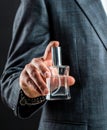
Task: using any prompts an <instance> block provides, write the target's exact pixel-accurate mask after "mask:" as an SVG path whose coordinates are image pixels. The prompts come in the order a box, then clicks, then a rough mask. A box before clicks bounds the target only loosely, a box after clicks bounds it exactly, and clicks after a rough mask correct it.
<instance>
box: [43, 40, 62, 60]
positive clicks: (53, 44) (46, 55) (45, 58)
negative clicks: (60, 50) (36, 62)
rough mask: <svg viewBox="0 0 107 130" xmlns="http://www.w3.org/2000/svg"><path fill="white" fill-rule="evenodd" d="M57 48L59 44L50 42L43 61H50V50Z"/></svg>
mask: <svg viewBox="0 0 107 130" xmlns="http://www.w3.org/2000/svg"><path fill="white" fill-rule="evenodd" d="M57 46H59V42H58V41H51V42H50V43H49V45H48V46H47V48H46V50H45V53H44V56H43V59H44V60H47V59H51V58H52V54H51V48H52V47H57Z"/></svg>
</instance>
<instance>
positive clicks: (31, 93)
mask: <svg viewBox="0 0 107 130" xmlns="http://www.w3.org/2000/svg"><path fill="white" fill-rule="evenodd" d="M19 84H20V86H21V89H22V90H23V92H24V93H25V95H26V96H28V97H30V98H35V97H38V96H41V92H40V90H38V88H37V87H36V85H35V84H34V82H33V81H32V80H31V79H30V77H29V76H28V74H27V73H26V71H25V70H23V71H22V73H21V75H20V78H19Z"/></svg>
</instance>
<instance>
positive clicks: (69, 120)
mask: <svg viewBox="0 0 107 130" xmlns="http://www.w3.org/2000/svg"><path fill="white" fill-rule="evenodd" d="M52 40H58V41H60V43H61V47H62V53H63V56H62V57H63V64H66V65H70V68H71V71H70V75H72V76H74V77H75V79H76V83H75V85H74V86H73V87H71V97H72V98H71V100H68V101H52V102H51V101H48V102H47V103H45V104H44V105H43V112H42V117H41V121H40V127H39V130H60V129H61V130H107V16H106V14H105V12H104V9H103V7H102V5H101V2H100V0H22V1H21V3H20V7H19V9H18V12H17V15H16V17H15V22H14V27H13V37H12V43H11V46H10V50H9V54H8V58H7V63H6V66H5V69H4V72H3V75H2V78H1V92H2V97H3V98H4V100H5V101H6V102H7V104H8V105H9V106H10V107H11V108H12V109H13V110H14V111H15V112H16V114H17V115H20V116H21V117H27V116H30V114H32V113H33V112H34V111H36V110H37V109H38V108H39V107H40V106H41V105H40V106H32V107H31V106H30V107H29V106H26V107H22V106H20V105H18V104H19V103H18V102H19V93H20V87H19V82H18V80H19V79H18V78H19V75H20V72H21V71H22V69H23V68H24V66H25V65H26V64H27V63H29V62H30V61H31V59H32V58H34V57H40V56H42V55H43V53H44V51H45V48H46V46H47V45H48V43H49V41H52Z"/></svg>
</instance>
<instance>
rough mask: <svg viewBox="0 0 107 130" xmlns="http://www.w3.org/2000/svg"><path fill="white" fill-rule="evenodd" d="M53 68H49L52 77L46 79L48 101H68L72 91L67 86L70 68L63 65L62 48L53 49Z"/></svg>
mask: <svg viewBox="0 0 107 130" xmlns="http://www.w3.org/2000/svg"><path fill="white" fill-rule="evenodd" d="M52 59H53V66H51V67H49V70H50V72H51V76H50V77H49V78H47V79H46V81H47V86H48V89H49V93H48V95H47V96H46V99H47V100H67V99H70V98H71V96H70V90H69V87H68V85H67V76H68V75H69V66H65V65H62V59H61V48H60V47H53V48H52Z"/></svg>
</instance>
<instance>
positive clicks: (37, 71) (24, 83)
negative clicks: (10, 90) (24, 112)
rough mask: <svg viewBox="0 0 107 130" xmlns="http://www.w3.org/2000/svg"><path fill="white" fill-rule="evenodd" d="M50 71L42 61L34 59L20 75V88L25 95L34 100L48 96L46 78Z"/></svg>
mask: <svg viewBox="0 0 107 130" xmlns="http://www.w3.org/2000/svg"><path fill="white" fill-rule="evenodd" d="M48 74H49V69H48V68H47V67H46V65H45V64H44V63H43V62H42V60H41V59H36V58H35V59H33V60H32V61H31V62H30V63H29V64H27V65H26V66H25V68H24V70H23V71H22V73H21V75H20V86H21V88H22V90H23V91H24V92H25V94H26V95H27V96H28V97H30V98H34V97H37V96H40V95H41V96H44V95H46V94H48V88H47V85H46V77H48Z"/></svg>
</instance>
